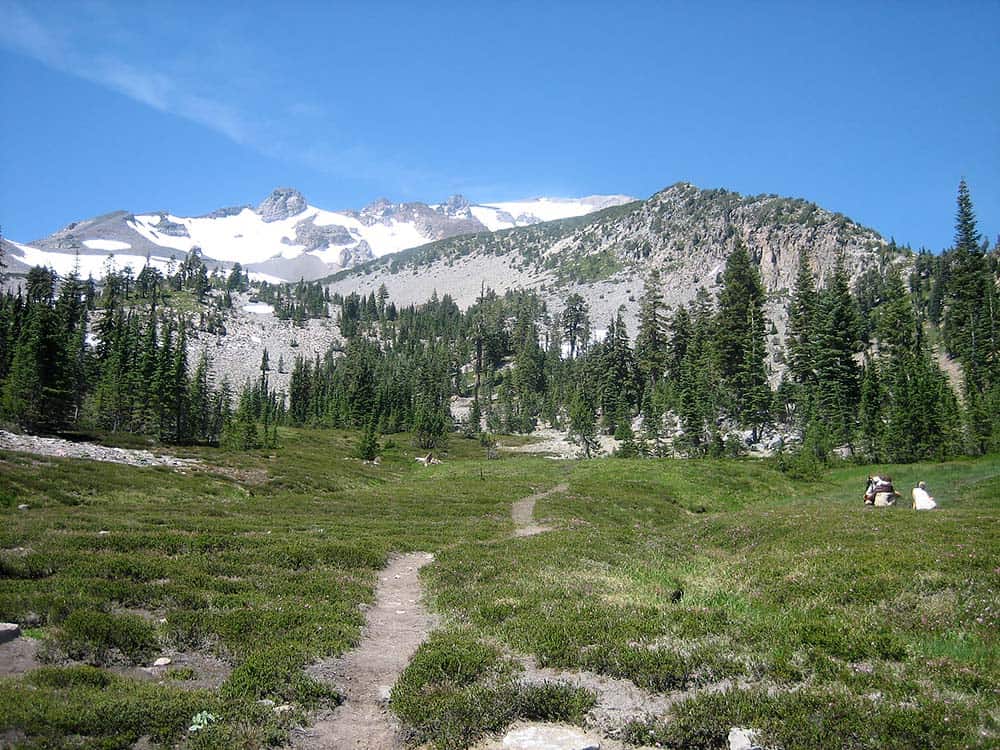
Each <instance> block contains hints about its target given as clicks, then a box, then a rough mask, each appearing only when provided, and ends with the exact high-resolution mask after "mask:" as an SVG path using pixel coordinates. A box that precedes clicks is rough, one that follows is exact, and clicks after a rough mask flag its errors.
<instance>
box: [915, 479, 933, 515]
mask: <svg viewBox="0 0 1000 750" xmlns="http://www.w3.org/2000/svg"><path fill="white" fill-rule="evenodd" d="M912 494H913V510H933V509H934V508H936V507H937V503H936V502H934V498H933V497H931V496H930V493H928V492H927V485H926V484H924V483H923V482H920V483H919V484H918V485H917V486H916V487H914V488H913V493H912Z"/></svg>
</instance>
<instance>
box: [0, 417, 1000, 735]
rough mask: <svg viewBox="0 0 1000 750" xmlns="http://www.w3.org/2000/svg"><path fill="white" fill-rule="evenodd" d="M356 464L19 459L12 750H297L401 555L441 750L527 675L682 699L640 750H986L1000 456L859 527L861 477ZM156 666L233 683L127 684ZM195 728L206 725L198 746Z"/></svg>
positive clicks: (408, 457)
mask: <svg viewBox="0 0 1000 750" xmlns="http://www.w3.org/2000/svg"><path fill="white" fill-rule="evenodd" d="M356 439H357V436H356V435H353V434H350V433H339V432H310V431H298V430H287V431H282V432H281V447H280V449H279V450H277V451H276V452H273V453H269V452H266V451H265V452H260V453H258V454H256V455H254V454H250V455H248V454H227V453H224V452H219V451H214V450H210V449H199V450H191V451H189V452H185V454H184V455H190V456H194V457H200V458H202V459H203V461H204V462H205V468H204V469H198V470H193V471H190V472H187V473H178V472H172V471H168V470H165V469H135V468H129V467H124V466H117V465H111V464H95V463H89V462H82V461H72V460H65V459H49V458H45V459H42V458H38V457H32V456H27V455H24V454H17V453H2V452H0V513H2V515H3V522H2V524H0V550H2V552H0V620H5V621H16V622H20V623H22V624H30V625H31V629H30V630H29V634H30V635H31V636H32V637H35V638H38V639H40V642H41V654H42V655H43V656H44V657H45V658H47V659H48V660H49V661H50V663H51V665H50V666H46V667H43V668H42V669H38V670H35V671H32V672H29V673H28V674H26V675H22V676H16V677H10V678H4V679H0V738H3V739H4V740H6V741H9V742H10V744H13V745H14V746H18V745H20V746H23V747H62V746H66V747H75V746H87V747H95V746H99V747H108V748H112V747H122V748H125V747H130V746H131V745H132V743H134V742H135V741H136V740H137V739H138V738H140V737H142V736H147V737H149V738H150V739H151V740H152V741H154V742H163V743H166V744H183V745H185V746H190V747H233V746H237V747H243V746H250V747H252V746H264V745H268V744H275V743H280V742H281V741H283V739H284V738H285V737H286V736H287V732H288V730H289V728H290V727H292V726H294V725H297V724H301V723H302V722H303V721H305V717H306V712H307V711H308V710H309V709H311V708H313V707H316V706H319V705H323V704H328V703H330V702H333V701H336V700H337V696H336V695H335V694H333V693H332V692H331V690H330V689H329V688H327V687H326V686H324V685H321V684H320V683H317V682H315V681H314V680H312V679H311V678H309V677H308V676H307V675H306V674H305V673H304V672H303V666H304V665H306V664H307V663H308V662H310V661H311V660H313V659H315V658H317V657H319V656H321V655H329V654H337V653H341V652H343V651H344V650H345V649H348V648H350V646H351V645H352V644H354V643H356V642H357V640H358V637H359V631H360V626H361V624H362V621H363V614H362V612H361V610H360V609H359V605H361V604H363V603H365V602H368V601H370V600H371V597H372V591H373V586H374V584H375V581H376V574H377V571H378V569H379V568H380V567H382V566H383V564H384V563H385V560H386V558H387V556H388V554H389V553H390V552H392V551H397V550H398V551H404V550H405V551H408V550H427V551H430V552H434V553H435V554H436V557H437V560H436V562H435V563H433V564H431V565H430V566H428V567H427V568H425V569H424V580H425V583H426V587H427V590H428V596H429V602H430V604H431V606H432V608H433V609H435V610H436V611H437V612H438V613H439V614H440V615H441V618H442V627H441V629H440V631H439V632H438V634H437V635H436V636H435V637H434V638H433V639H432V640H431V641H430V642H428V644H426V645H425V646H424V647H422V649H421V651H420V652H418V655H417V657H416V658H415V659H414V662H413V664H412V666H411V669H410V670H408V671H407V672H406V673H404V677H403V679H402V680H401V682H400V684H399V685H398V687H397V690H396V691H395V693H394V696H393V700H394V705H395V706H396V708H397V710H398V711H399V712H400V713H401V714H402V715H403V717H404V718H405V719H407V720H408V721H409V723H410V725H411V726H412V727H413V728H414V730H415V731H416V733H417V735H418V736H421V737H423V738H425V739H427V740H429V741H432V742H436V743H437V744H438V745H440V746H443V747H453V746H461V745H463V744H464V743H466V742H467V741H468V740H469V739H470V738H472V737H474V736H475V735H476V734H477V731H478V729H480V728H482V727H484V726H502V724H503V723H504V720H505V719H504V716H503V715H500V714H503V710H504V709H503V704H502V703H501V702H497V701H493V702H491V701H490V700H487V698H488V697H489V696H490V695H493V696H494V698H495V697H496V696H497V695H499V693H497V692H496V691H498V690H500V687H499V683H498V679H497V676H498V675H499V674H501V673H502V672H504V671H505V670H506V671H507V672H509V671H512V670H513V671H516V667H513V666H510V663H509V661H508V659H507V657H508V655H510V654H524V655H533V656H535V657H536V658H537V659H538V661H539V662H540V663H542V664H545V665H553V666H560V667H566V668H574V669H586V670H590V671H593V672H598V673H603V674H607V675H612V676H619V677H626V678H628V679H631V680H633V681H634V682H636V684H638V685H639V686H641V687H644V688H646V689H648V690H650V691H655V692H661V693H668V694H669V693H678V692H679V691H690V692H689V693H686V695H685V697H686V699H685V700H682V701H680V702H678V703H677V704H675V706H674V708H673V713H672V716H670V717H668V720H659V719H651V720H650V721H649V722H637V723H634V724H632V725H631V726H630V727H629V728H628V730H627V738H628V739H630V740H632V741H634V742H636V743H637V744H638V743H645V744H649V745H652V744H654V743H655V742H659V743H660V744H661V745H662V746H668V747H678V748H680V747H691V748H696V747H697V748H702V747H704V748H709V747H719V746H722V745H723V744H724V741H725V735H726V733H727V732H728V728H729V727H730V726H736V725H739V726H752V727H756V728H759V729H761V730H763V732H764V733H765V737H766V738H768V741H769V743H771V744H775V745H778V746H781V747H785V748H794V747H800V748H807V747H858V748H861V747H899V748H904V747H922V746H934V747H939V748H943V747H980V746H981V747H987V746H990V745H993V744H994V743H995V742H996V740H997V696H996V692H995V686H996V685H997V684H998V681H1000V671H998V668H997V664H998V658H997V656H998V653H997V632H998V627H997V626H998V624H1000V622H998V612H1000V602H998V600H997V594H996V591H997V588H996V583H997V571H998V570H1000V552H998V550H1000V544H998V542H1000V529H998V519H1000V513H998V510H1000V457H997V456H994V457H988V458H984V459H980V460H976V461H964V462H954V463H948V464H941V465H910V466H899V467H889V470H890V471H891V472H892V473H893V476H894V477H895V478H896V479H897V486H899V487H900V488H901V489H904V488H905V489H907V490H908V488H909V487H910V486H912V485H913V484H915V483H916V481H918V480H921V479H922V480H924V481H926V482H927V483H928V485H929V487H930V488H931V490H932V492H933V493H934V494H935V495H936V496H937V497H938V499H939V500H940V501H941V504H942V509H941V510H940V511H935V512H932V513H921V514H917V513H913V512H911V511H909V509H908V507H907V508H891V509H887V510H873V509H866V508H863V507H862V504H861V501H860V496H861V493H862V491H863V481H864V477H865V475H866V474H867V473H868V471H869V470H870V467H863V466H860V467H858V466H851V467H848V466H844V467H841V468H837V469H834V470H831V471H829V472H828V473H826V474H824V475H823V476H817V477H815V479H814V481H811V482H808V483H799V482H793V481H791V480H790V479H788V478H787V477H786V476H785V475H783V474H781V473H780V472H778V471H777V470H776V469H775V468H773V467H772V466H770V465H768V464H764V463H760V462H752V461H731V462H724V461H636V462H632V461H623V460H616V459H603V460H594V461H588V462H579V463H577V462H556V461H550V460H547V459H542V458H534V457H529V456H516V457H515V456H507V455H505V456H504V457H503V459H502V460H500V461H485V460H484V459H483V453H482V449H481V448H480V447H479V445H478V443H475V442H473V441H468V440H462V439H460V438H453V439H452V441H451V444H450V451H449V454H448V455H447V456H445V457H444V463H443V464H441V465H439V466H431V467H426V468H424V467H421V466H419V465H417V464H416V463H415V462H414V461H413V454H414V451H412V450H411V449H410V448H409V447H408V443H407V442H406V439H405V438H400V437H398V436H397V438H396V442H397V443H398V446H397V447H391V448H389V449H388V450H387V451H385V453H384V461H383V463H382V464H381V465H380V466H373V465H368V464H363V463H362V462H360V461H359V460H357V459H355V458H354V457H353V449H354V445H355V442H356ZM560 483H566V484H567V490H566V492H564V493H559V494H554V495H551V496H549V497H546V498H544V499H542V500H540V501H539V503H538V506H537V507H536V510H535V518H536V520H538V521H539V522H541V523H544V524H546V525H548V526H550V527H552V528H553V531H550V532H548V533H544V534H540V535H538V536H533V537H528V538H511V536H510V533H511V530H512V522H511V519H510V506H511V503H512V502H514V501H515V500H517V499H519V498H521V497H523V496H526V495H529V494H531V493H532V492H534V491H536V490H539V489H546V488H550V487H553V486H556V485H558V484H560ZM21 503H25V504H27V505H28V506H29V508H28V509H27V510H19V509H18V508H17V506H18V504H21ZM103 532H107V533H103ZM165 652H166V653H173V654H188V655H191V654H200V655H202V656H206V655H216V656H218V657H220V658H221V661H220V662H219V663H220V664H223V665H225V666H224V668H223V669H221V670H219V673H218V674H217V675H216V679H215V681H214V682H212V680H210V679H207V678H206V676H205V675H201V674H198V673H197V669H194V670H182V669H178V670H174V672H173V673H171V672H169V671H168V672H166V673H165V676H163V677H162V678H161V679H159V680H158V681H157V680H151V679H149V678H148V676H146V675H145V673H143V672H142V670H140V669H138V667H139V666H142V665H148V664H149V663H150V662H151V660H152V659H153V658H155V657H156V656H157V655H159V654H161V653H165ZM206 658H207V656H206ZM428 665H431V666H428ZM498 665H499V666H498ZM456 670H457V672H456ZM192 687H195V688H197V689H192ZM700 688H711V689H708V690H699V689H700ZM491 691H492V692H491ZM427 696H435V699H434V700H430V699H428V697H427ZM265 698H266V699H270V700H273V701H275V702H277V703H279V704H281V703H287V704H289V705H290V706H291V707H292V708H291V710H289V711H288V712H285V713H277V712H275V711H273V710H272V709H271V708H270V707H269V706H267V705H264V704H261V703H258V701H259V700H261V699H265ZM537 698H538V696H536V699H537ZM543 698H544V700H542V699H539V700H541V702H542V703H543V704H544V703H545V702H546V701H548V702H550V703H553V704H558V705H557V706H556V708H555V709H553V711H554V713H555V715H559V716H564V717H569V718H577V719H578V718H580V717H581V716H582V713H583V710H585V707H586V706H585V703H586V700H585V698H584V697H581V696H578V695H571V694H569V693H565V694H564V693H558V691H555V692H552V693H551V694H548V693H547V694H546V695H545V696H544V697H543ZM581 701H582V703H581ZM536 702H538V700H536ZM570 704H572V705H570ZM581 706H583V708H582V709H581ZM556 709H558V710H556ZM202 711H208V712H210V713H212V714H213V716H214V717H216V719H217V721H216V722H215V723H212V724H211V725H210V726H209V727H208V728H207V729H206V730H202V731H196V732H189V731H188V727H189V725H190V724H191V721H192V717H193V716H195V714H198V713H199V712H202ZM543 714H544V712H543Z"/></svg>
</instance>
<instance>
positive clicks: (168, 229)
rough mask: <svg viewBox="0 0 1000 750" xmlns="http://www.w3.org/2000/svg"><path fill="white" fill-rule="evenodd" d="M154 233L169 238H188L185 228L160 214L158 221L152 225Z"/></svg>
mask: <svg viewBox="0 0 1000 750" xmlns="http://www.w3.org/2000/svg"><path fill="white" fill-rule="evenodd" d="M154 226H155V227H156V231H157V232H159V233H160V234H167V235H170V236H171V237H190V236H191V235H190V234H188V230H187V227H186V226H184V225H183V224H179V223H178V222H176V221H171V220H170V219H168V218H167V215H166V214H160V220H159V221H158V222H157V223H156V224H154Z"/></svg>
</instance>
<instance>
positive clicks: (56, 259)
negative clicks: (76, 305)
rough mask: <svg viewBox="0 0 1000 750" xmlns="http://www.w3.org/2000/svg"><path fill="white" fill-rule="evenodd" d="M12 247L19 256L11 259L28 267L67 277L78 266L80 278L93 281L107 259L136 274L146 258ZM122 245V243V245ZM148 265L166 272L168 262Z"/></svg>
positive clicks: (98, 275)
mask: <svg viewBox="0 0 1000 750" xmlns="http://www.w3.org/2000/svg"><path fill="white" fill-rule="evenodd" d="M11 244H12V245H14V247H16V248H17V249H18V251H20V254H19V255H18V254H14V253H12V254H11V255H12V257H14V258H17V259H18V260H20V261H21V262H23V263H25V264H27V265H29V266H46V267H48V268H51V269H52V270H53V271H55V272H56V273H57V274H59V275H60V276H68V275H69V274H70V273H72V272H73V269H74V268H77V267H78V266H77V264H79V272H80V278H83V279H85V278H87V277H88V276H93V277H94V278H95V279H97V278H100V277H102V276H104V268H105V264H106V263H107V260H108V258H109V257H111V258H114V261H113V262H114V266H115V268H118V269H122V268H125V266H131V267H132V269H133V270H135V271H136V272H138V271H139V269H141V268H143V267H144V266H145V265H146V258H145V256H142V255H121V254H116V253H109V254H108V255H71V254H69V253H63V252H55V251H51V250H39V249H38V248H37V247H32V246H31V245H22V244H20V243H18V242H12V243H11ZM122 244H124V243H122ZM149 262H150V265H152V266H154V267H155V268H159V269H160V270H166V268H167V263H168V261H167V260H166V259H164V258H150V261H149Z"/></svg>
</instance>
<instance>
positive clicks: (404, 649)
mask: <svg viewBox="0 0 1000 750" xmlns="http://www.w3.org/2000/svg"><path fill="white" fill-rule="evenodd" d="M433 559H434V558H433V556H432V555H429V554H427V553H425V552H413V553H410V554H406V555H399V556H397V557H394V558H392V559H391V560H390V561H389V564H388V566H386V567H385V568H384V569H383V570H382V572H381V573H380V574H379V582H378V586H377V587H376V589H375V604H374V605H373V606H372V607H371V608H370V609H369V610H368V612H367V615H366V617H365V628H364V631H363V632H362V635H361V643H360V644H359V645H358V647H357V648H356V649H354V650H353V651H351V652H349V653H347V654H345V655H344V656H342V657H339V658H337V659H331V660H328V661H322V662H319V663H317V664H314V665H312V666H311V667H309V669H308V670H307V671H308V673H309V674H310V675H311V676H312V677H315V678H316V679H318V680H321V681H323V682H327V683H330V684H332V685H333V686H334V687H336V688H337V689H338V690H339V691H340V693H341V694H342V695H343V696H344V702H343V703H342V704H341V705H340V706H338V707H337V708H335V709H334V710H333V711H330V712H327V713H325V714H320V715H319V716H318V717H316V719H317V720H316V722H315V723H314V724H313V725H312V726H310V727H308V728H305V729H298V730H295V731H294V732H293V738H292V746H293V747H295V748H298V749H299V750H349V749H350V750H393V748H402V747H403V746H404V740H403V736H402V733H401V731H400V727H399V726H398V724H397V722H396V719H395V718H394V717H393V716H392V714H390V713H389V710H388V707H387V704H388V700H389V691H390V690H391V689H392V686H393V684H395V682H396V680H397V679H398V677H399V675H400V674H401V673H402V671H403V669H405V667H406V665H407V663H409V661H410V659H411V657H412V656H413V654H414V653H415V652H416V650H417V647H419V646H420V644H421V643H423V641H424V639H425V638H426V637H427V635H428V633H430V631H431V628H432V627H433V626H434V624H435V623H434V618H433V617H432V616H431V615H430V614H428V612H427V610H426V609H425V608H424V606H423V605H422V603H421V601H420V593H421V592H420V579H419V577H418V572H419V570H420V568H421V567H423V566H424V565H426V564H427V563H429V562H431V560H433Z"/></svg>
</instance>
